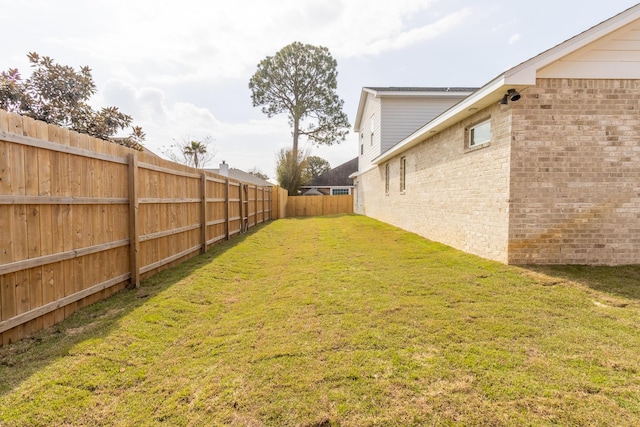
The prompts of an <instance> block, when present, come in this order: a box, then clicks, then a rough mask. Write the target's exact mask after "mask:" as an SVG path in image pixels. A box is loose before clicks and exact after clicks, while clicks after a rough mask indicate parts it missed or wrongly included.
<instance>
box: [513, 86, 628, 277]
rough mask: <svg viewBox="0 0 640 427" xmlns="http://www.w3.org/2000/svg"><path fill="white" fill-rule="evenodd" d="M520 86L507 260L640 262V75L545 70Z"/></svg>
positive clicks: (515, 104) (516, 115)
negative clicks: (574, 76) (551, 74)
mask: <svg viewBox="0 0 640 427" xmlns="http://www.w3.org/2000/svg"><path fill="white" fill-rule="evenodd" d="M522 95H523V96H522V99H521V100H520V101H518V102H517V103H513V104H511V107H512V111H513V146H512V153H511V155H512V161H511V174H512V178H511V196H510V198H511V208H510V210H511V220H510V230H509V239H510V243H509V257H508V262H509V263H514V264H524V263H538V264H609V265H615V264H633V263H640V81H639V80H570V79H539V80H538V82H537V84H536V87H530V88H527V89H526V90H525V91H523V93H522Z"/></svg>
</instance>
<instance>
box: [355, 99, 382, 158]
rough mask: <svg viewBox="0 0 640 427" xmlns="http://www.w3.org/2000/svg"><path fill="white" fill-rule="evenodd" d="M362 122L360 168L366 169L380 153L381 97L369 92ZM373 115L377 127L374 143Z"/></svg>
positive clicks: (359, 136)
mask: <svg viewBox="0 0 640 427" xmlns="http://www.w3.org/2000/svg"><path fill="white" fill-rule="evenodd" d="M362 117H363V119H362V122H361V124H360V129H358V131H359V133H360V135H358V169H359V170H364V169H366V168H367V167H369V165H371V161H372V160H373V159H375V158H376V157H378V156H379V155H380V99H379V98H376V97H375V96H373V95H371V94H369V95H368V96H367V101H366V104H365V107H364V112H363V113H362ZM371 117H373V121H374V125H375V129H374V132H373V144H372V143H371ZM360 144H364V146H363V147H362V148H363V149H364V150H363V151H364V152H363V153H361V152H360Z"/></svg>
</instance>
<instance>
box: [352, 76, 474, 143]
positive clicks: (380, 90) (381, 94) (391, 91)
mask: <svg viewBox="0 0 640 427" xmlns="http://www.w3.org/2000/svg"><path fill="white" fill-rule="evenodd" d="M477 89H478V88H475V87H396V86H389V87H363V88H362V93H361V94H360V102H359V104H358V111H357V113H356V119H355V121H354V123H353V129H354V130H355V131H356V132H357V131H358V130H359V129H360V124H361V123H362V114H363V113H364V107H365V102H366V100H367V96H368V95H369V94H371V95H373V96H374V97H376V98H391V97H403V98H406V97H413V98H460V97H461V96H464V95H469V94H471V93H472V92H474V91H475V90H477Z"/></svg>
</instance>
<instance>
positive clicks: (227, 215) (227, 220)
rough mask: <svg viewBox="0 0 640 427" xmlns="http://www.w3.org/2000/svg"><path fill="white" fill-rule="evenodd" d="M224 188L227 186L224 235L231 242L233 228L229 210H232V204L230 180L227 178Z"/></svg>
mask: <svg viewBox="0 0 640 427" xmlns="http://www.w3.org/2000/svg"><path fill="white" fill-rule="evenodd" d="M224 186H225V190H224V200H225V210H224V212H225V214H224V224H225V225H224V233H225V237H226V240H229V237H230V234H229V233H230V232H231V231H230V228H231V224H230V218H231V214H230V213H229V209H231V204H230V203H229V178H225V180H224Z"/></svg>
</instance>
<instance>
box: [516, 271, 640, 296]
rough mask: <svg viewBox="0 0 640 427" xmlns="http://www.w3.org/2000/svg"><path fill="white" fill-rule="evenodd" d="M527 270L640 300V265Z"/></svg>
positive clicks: (613, 294)
mask: <svg viewBox="0 0 640 427" xmlns="http://www.w3.org/2000/svg"><path fill="white" fill-rule="evenodd" d="M525 268H526V269H528V270H530V271H533V272H536V273H540V274H546V275H548V276H553V277H557V278H560V279H563V280H567V281H571V282H576V283H580V284H582V285H584V286H587V287H589V288H591V289H593V290H596V291H598V292H603V293H607V294H609V295H611V296H615V297H622V298H628V299H635V300H640V265H626V266H616V267H606V266H587V265H557V266H526V267H525Z"/></svg>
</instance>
